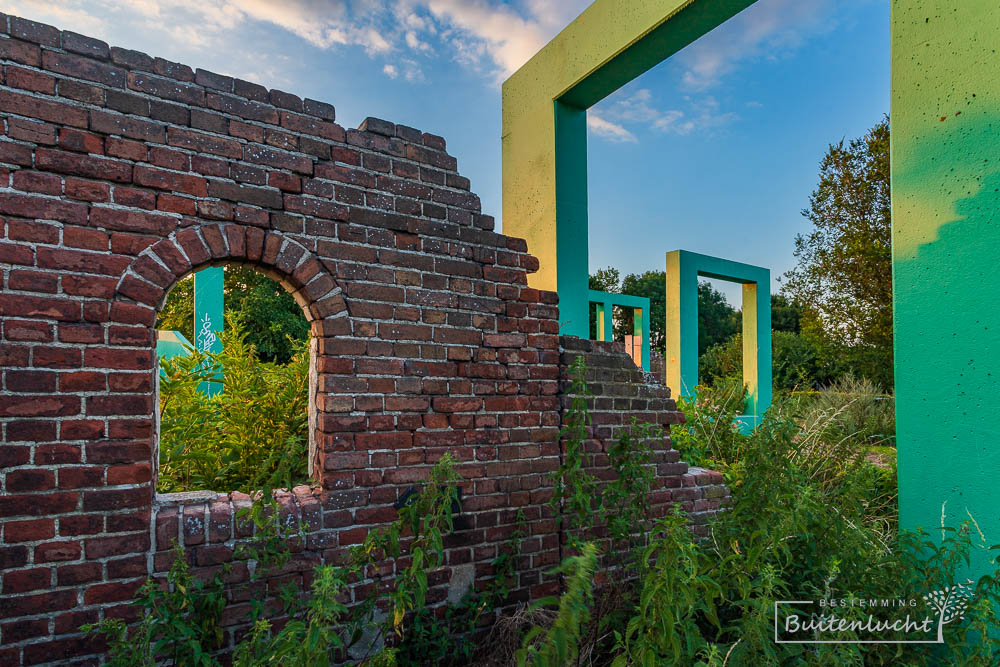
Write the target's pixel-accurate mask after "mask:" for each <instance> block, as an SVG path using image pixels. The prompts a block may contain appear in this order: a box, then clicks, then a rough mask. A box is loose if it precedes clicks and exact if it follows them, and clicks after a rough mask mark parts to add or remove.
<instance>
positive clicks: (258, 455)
mask: <svg viewBox="0 0 1000 667" xmlns="http://www.w3.org/2000/svg"><path fill="white" fill-rule="evenodd" d="M222 340H223V349H222V351H221V352H218V353H211V352H199V351H196V350H192V354H191V355H190V356H177V357H173V358H171V359H163V360H161V362H160V367H161V371H162V372H161V375H160V475H159V481H158V484H157V490H158V491H161V492H169V491H184V490H190V489H192V488H195V489H217V490H227V491H228V490H241V491H246V492H251V491H254V490H257V489H261V488H276V487H286V488H291V487H293V486H295V485H296V484H299V483H301V482H303V481H305V480H306V479H307V465H308V464H307V461H308V437H309V436H308V421H309V418H308V398H309V397H308V386H309V352H308V350H307V349H306V344H305V343H298V344H297V346H296V353H295V356H294V357H293V359H292V361H291V362H290V363H289V364H287V365H280V364H273V363H269V362H263V361H260V359H259V358H258V357H257V355H256V353H255V350H254V347H253V345H252V344H251V343H250V342H249V340H248V338H247V334H246V329H245V323H244V322H243V320H242V319H239V318H237V317H235V316H231V317H230V319H229V324H228V326H227V330H226V331H224V332H223V333H222ZM220 374H221V376H222V378H223V380H222V391H221V392H219V393H217V394H215V395H213V396H207V395H206V394H205V393H204V392H202V391H200V390H199V385H201V384H202V383H209V382H219V379H218V375H220Z"/></svg>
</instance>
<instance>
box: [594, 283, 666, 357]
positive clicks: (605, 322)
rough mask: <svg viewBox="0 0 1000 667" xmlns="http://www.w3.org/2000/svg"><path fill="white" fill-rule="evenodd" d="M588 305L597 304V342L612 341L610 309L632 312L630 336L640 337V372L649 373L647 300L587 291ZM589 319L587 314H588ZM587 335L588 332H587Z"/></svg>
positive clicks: (627, 295) (641, 297)
mask: <svg viewBox="0 0 1000 667" xmlns="http://www.w3.org/2000/svg"><path fill="white" fill-rule="evenodd" d="M587 299H588V303H596V304H597V340H614V335H613V333H614V328H613V326H612V324H613V322H612V318H611V309H612V308H613V307H614V306H622V307H623V308H631V309H632V310H633V313H634V315H633V320H632V335H634V336H641V337H642V352H641V353H640V355H641V358H640V362H641V363H642V370H644V371H646V372H647V373H648V372H649V314H650V312H651V311H650V309H649V298H648V297H644V296H633V295H631V294H615V293H613V292H599V291H598V290H587ZM588 317H589V313H588ZM588 333H589V331H588Z"/></svg>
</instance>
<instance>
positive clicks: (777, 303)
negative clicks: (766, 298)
mask: <svg viewBox="0 0 1000 667" xmlns="http://www.w3.org/2000/svg"><path fill="white" fill-rule="evenodd" d="M803 310H804V309H803V308H802V306H801V305H799V304H797V303H795V302H794V301H789V300H788V297H786V296H785V295H784V294H772V295H771V331H787V332H789V333H793V334H797V333H799V332H800V331H801V330H802V326H801V319H802V313H803Z"/></svg>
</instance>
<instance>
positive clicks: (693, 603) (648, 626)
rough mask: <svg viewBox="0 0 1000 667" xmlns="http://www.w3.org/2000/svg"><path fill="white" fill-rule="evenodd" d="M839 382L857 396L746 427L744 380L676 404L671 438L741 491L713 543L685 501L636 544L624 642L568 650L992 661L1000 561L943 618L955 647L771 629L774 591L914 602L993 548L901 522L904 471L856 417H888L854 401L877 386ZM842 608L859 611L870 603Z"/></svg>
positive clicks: (858, 614)
mask: <svg viewBox="0 0 1000 667" xmlns="http://www.w3.org/2000/svg"><path fill="white" fill-rule="evenodd" d="M839 388H840V389H845V388H847V389H850V390H851V392H853V394H854V395H853V396H850V397H845V396H847V393H846V392H843V391H837V392H835V391H833V390H830V391H829V392H828V393H829V396H826V397H824V398H823V399H819V398H817V396H815V395H813V394H797V395H792V396H789V397H785V398H782V399H781V400H779V401H777V402H776V403H775V405H774V407H773V409H772V411H770V412H769V413H768V414H767V415H766V416H765V419H764V422H763V424H762V425H761V426H760V427H758V429H757V430H756V431H755V432H753V433H751V434H748V435H744V434H742V433H740V432H739V431H738V430H736V429H734V428H732V417H733V415H734V414H735V413H736V412H738V410H739V407H740V404H741V401H742V387H741V386H740V385H739V384H735V383H729V384H728V386H727V387H718V386H717V387H714V388H708V387H699V389H698V399H697V402H682V403H681V406H682V408H683V409H684V411H685V415H686V417H687V423H686V425H685V426H684V427H675V429H674V431H673V432H672V433H671V436H672V438H673V440H674V443H675V444H676V445H677V446H678V447H679V448H680V449H681V451H682V454H683V457H684V458H685V460H689V461H692V462H694V463H696V464H705V465H711V466H713V467H716V468H717V469H721V470H722V471H723V472H724V474H725V476H726V479H727V482H728V483H729V484H730V485H731V488H732V490H733V498H734V504H733V505H732V507H730V508H729V509H728V510H727V511H725V512H723V513H722V514H720V515H718V516H717V517H716V518H715V520H714V522H713V523H712V525H711V537H710V539H709V540H707V541H701V542H699V541H697V540H696V539H695V538H694V536H693V535H692V533H691V531H690V530H689V529H688V527H687V524H686V521H685V520H684V517H683V516H682V515H679V514H675V515H672V516H668V517H667V518H666V519H664V520H662V521H660V522H659V523H658V524H657V525H656V527H655V528H654V529H653V530H651V531H647V532H645V533H644V535H645V539H644V540H637V541H636V542H635V543H634V544H635V547H634V548H635V550H636V551H637V552H638V553H639V555H638V556H637V557H635V558H634V559H633V560H632V562H633V563H635V564H636V565H637V567H638V568H639V569H640V571H639V573H638V575H639V576H637V577H635V578H634V582H635V584H634V587H633V589H632V590H625V591H624V593H623V596H622V606H623V608H624V612H625V613H621V614H617V615H613V616H607V617H605V619H603V622H604V623H605V625H604V629H605V632H604V634H606V633H607V631H608V630H610V632H611V633H612V634H613V636H614V638H615V644H614V646H613V647H611V648H610V649H608V648H606V647H605V646H604V645H602V644H601V643H600V641H599V639H597V640H592V643H591V644H590V645H588V646H586V647H584V646H579V647H577V646H575V645H574V644H572V643H570V642H565V647H566V648H565V650H566V651H567V652H566V653H565V654H564V655H565V656H568V659H570V660H572V659H573V658H574V656H576V657H579V656H581V655H584V654H587V655H589V658H588V660H589V664H602V663H604V662H605V661H610V662H613V664H615V665H631V664H639V665H662V664H691V665H713V666H719V665H723V664H725V665H778V664H808V665H841V664H866V665H894V664H907V665H938V664H984V665H985V664H995V662H996V660H997V659H998V658H1000V640H998V639H997V638H996V637H995V636H994V635H990V634H989V631H987V630H986V629H987V628H991V627H995V626H993V625H991V624H993V623H995V622H996V620H997V619H996V616H995V609H996V606H995V605H996V604H997V603H998V602H1000V569H998V570H997V571H996V572H994V573H992V574H990V575H987V576H984V577H982V578H981V579H980V580H979V581H978V582H975V583H972V582H970V583H969V584H968V585H967V592H968V595H969V598H970V603H969V606H968V612H967V613H966V615H965V617H964V618H962V619H955V621H954V622H953V623H949V624H947V625H944V626H942V631H943V637H944V641H945V646H946V648H947V650H946V651H944V650H940V648H941V647H937V648H935V647H934V645H931V644H899V645H889V644H819V645H811V644H776V643H775V642H774V641H773V632H774V602H775V600H818V599H872V598H876V599H892V600H895V599H901V598H903V599H914V600H920V599H921V598H922V596H924V595H926V594H929V593H930V592H931V591H933V590H940V589H944V588H945V587H946V586H953V585H956V584H959V583H961V582H960V579H961V576H962V570H963V568H964V567H966V566H967V565H968V562H969V554H970V552H971V550H973V549H985V548H986V542H985V538H984V537H983V536H982V535H981V534H979V533H978V529H977V530H976V531H975V532H974V531H973V530H972V527H973V526H974V524H972V523H966V524H963V525H962V526H959V527H958V528H950V527H947V526H942V528H941V539H940V540H936V539H930V538H929V535H928V534H926V533H923V532H917V533H907V532H904V533H902V534H899V533H897V531H896V526H895V516H894V513H895V502H894V497H892V496H891V495H890V496H889V497H888V498H885V497H883V494H885V493H889V494H893V493H894V492H895V487H894V484H892V485H891V486H890V485H886V484H884V476H882V474H881V473H882V470H881V469H880V468H877V467H876V466H874V465H873V464H872V463H871V462H870V461H869V460H868V454H869V453H870V451H871V447H872V445H871V444H870V443H871V442H873V441H874V440H873V439H872V438H869V437H867V436H866V435H863V431H862V430H861V429H858V428H856V426H853V425H856V424H859V423H860V424H871V423H876V424H879V425H878V426H875V427H872V431H873V432H874V431H879V430H882V429H884V428H885V427H886V423H885V422H880V421H879V420H878V419H872V418H870V417H871V410H870V409H869V408H871V405H870V404H871V403H872V401H871V400H869V401H868V403H869V408H866V409H864V410H862V409H860V408H856V407H855V406H856V405H857V404H860V403H862V402H863V401H860V400H859V399H858V396H862V397H868V398H869V399H870V398H872V396H873V393H872V388H871V386H870V385H868V386H867V387H866V386H863V385H859V384H857V383H855V384H853V385H848V384H841V385H839ZM723 391H724V392H725V393H720V392H723ZM856 409H857V410H858V414H857V415H851V413H852V411H854V410H856ZM877 409H878V410H881V406H879V407H878V408H877ZM567 475H569V473H568V472H567ZM570 476H571V475H570ZM602 511H604V510H602ZM619 511H620V513H624V514H627V513H628V512H629V510H628V509H625V510H619ZM641 524H642V522H641V521H640V522H637V525H636V528H635V530H636V531H637V532H641V527H640V526H641ZM580 590H581V589H580V588H579V587H576V588H575V589H574V590H573V596H572V597H571V598H570V599H569V600H567V606H568V608H571V609H575V611H574V617H575V618H586V616H587V615H588V614H590V613H591V609H587V608H582V607H579V599H580V597H579V591H580ZM565 595H567V596H568V595H569V591H567V593H566V594H565ZM907 611H908V609H903V610H900V611H898V613H899V614H904V613H907ZM922 611H923V608H921V609H919V610H918V613H922ZM846 613H847V614H848V616H847V617H848V618H852V619H853V618H856V619H863V618H865V617H866V614H867V613H868V612H867V610H862V609H861V608H855V609H853V610H851V611H848V612H846ZM887 613H894V612H887ZM929 613H930V615H931V616H934V613H933V612H929ZM601 622H602V621H598V620H596V619H591V624H592V625H595V624H599V623H601ZM553 627H554V626H553ZM541 632H542V630H541V629H538V628H536V629H534V630H533V631H532V634H530V635H529V636H528V637H527V638H526V640H525V645H524V647H525V650H527V649H528V647H530V646H536V647H537V646H538V643H537V642H536V638H537V637H538V636H540V633H541ZM600 635H601V632H594V631H590V632H581V633H578V634H577V635H574V636H580V637H587V638H593V637H599V636H600ZM589 641H591V640H589ZM533 642H534V643H533ZM598 650H600V651H601V653H599V654H595V653H594V652H595V651H598ZM536 664H549V663H547V662H545V661H543V660H538V661H537V663H536ZM563 664H571V663H563ZM577 664H581V663H580V662H579V661H577Z"/></svg>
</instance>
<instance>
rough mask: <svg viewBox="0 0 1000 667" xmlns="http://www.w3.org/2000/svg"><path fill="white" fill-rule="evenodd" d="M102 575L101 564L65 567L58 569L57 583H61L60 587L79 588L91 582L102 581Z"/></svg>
mask: <svg viewBox="0 0 1000 667" xmlns="http://www.w3.org/2000/svg"><path fill="white" fill-rule="evenodd" d="M102 575H103V573H102V571H101V566H100V564H99V563H78V564H74V565H63V566H62V567H60V568H58V569H56V581H58V582H59V585H60V586H77V585H79V584H85V583H89V582H91V581H100V580H101V578H102Z"/></svg>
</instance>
